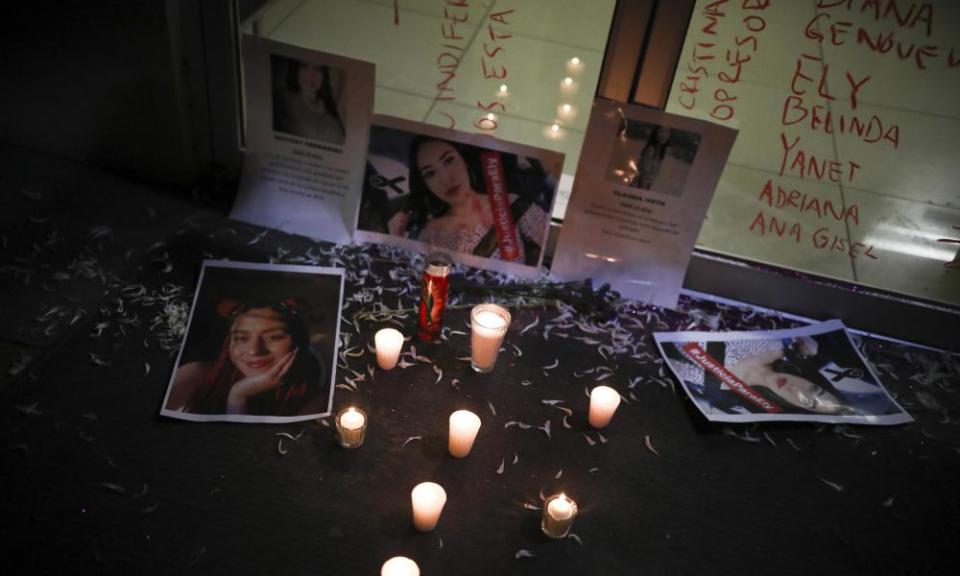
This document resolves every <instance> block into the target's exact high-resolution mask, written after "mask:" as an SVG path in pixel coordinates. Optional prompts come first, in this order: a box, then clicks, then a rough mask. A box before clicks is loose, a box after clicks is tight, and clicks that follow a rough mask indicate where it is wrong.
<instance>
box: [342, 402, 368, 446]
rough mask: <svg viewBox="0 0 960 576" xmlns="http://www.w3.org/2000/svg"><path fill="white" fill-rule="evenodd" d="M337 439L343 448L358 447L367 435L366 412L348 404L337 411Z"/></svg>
mask: <svg viewBox="0 0 960 576" xmlns="http://www.w3.org/2000/svg"><path fill="white" fill-rule="evenodd" d="M336 425H337V440H338V441H339V442H340V446H342V447H344V448H359V447H361V446H363V440H364V438H365V437H366V435H367V413H366V412H364V411H363V410H360V409H359V408H354V407H353V406H350V407H348V408H344V409H343V410H341V411H340V412H338V413H337V418H336Z"/></svg>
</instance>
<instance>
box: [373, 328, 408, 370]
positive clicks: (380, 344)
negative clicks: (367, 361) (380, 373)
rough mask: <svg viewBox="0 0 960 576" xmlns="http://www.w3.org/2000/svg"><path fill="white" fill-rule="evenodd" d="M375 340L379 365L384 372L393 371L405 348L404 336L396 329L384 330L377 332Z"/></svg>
mask: <svg viewBox="0 0 960 576" xmlns="http://www.w3.org/2000/svg"><path fill="white" fill-rule="evenodd" d="M373 340H374V342H375V344H376V347H377V364H379V365H380V368H383V369H384V370H391V369H393V367H394V366H396V365H397V359H398V358H400V349H401V348H403V334H401V333H400V331H399V330H396V329H394V328H384V329H383V330H379V331H377V333H376V335H374V337H373Z"/></svg>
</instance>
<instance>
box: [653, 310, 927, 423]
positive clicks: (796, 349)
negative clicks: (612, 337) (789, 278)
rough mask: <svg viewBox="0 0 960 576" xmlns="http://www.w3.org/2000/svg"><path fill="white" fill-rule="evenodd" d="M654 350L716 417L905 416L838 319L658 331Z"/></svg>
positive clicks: (856, 419) (865, 419)
mask: <svg viewBox="0 0 960 576" xmlns="http://www.w3.org/2000/svg"><path fill="white" fill-rule="evenodd" d="M654 339H655V340H656V342H657V346H658V347H659V348H660V353H661V354H662V355H663V357H664V358H665V359H666V360H667V364H668V366H670V370H672V371H673V374H674V375H675V376H676V377H677V380H679V381H680V383H681V384H682V385H683V389H684V390H686V391H687V395H689V396H690V399H691V400H693V403H694V404H695V405H696V406H697V408H698V409H699V410H700V411H701V412H702V413H703V415H704V416H706V417H707V419H708V420H711V421H715V422H756V421H770V420H792V421H808V422H830V423H847V424H881V425H892V424H903V423H905V422H912V421H913V418H911V417H910V415H909V414H907V412H906V411H905V410H904V409H903V408H901V407H900V405H899V404H897V402H896V401H895V400H894V399H893V398H892V397H891V396H890V394H889V393H888V392H887V391H886V390H885V389H884V387H883V385H882V384H881V383H880V380H879V379H878V378H877V375H876V374H875V373H874V372H873V370H872V369H871V368H870V366H869V365H868V364H867V362H866V361H865V360H864V359H863V357H862V356H861V355H860V352H859V351H858V350H857V348H856V347H855V346H854V345H853V342H852V341H851V340H850V336H849V334H847V331H846V329H844V326H843V323H842V322H840V321H839V320H830V321H828V322H821V323H819V324H813V325H811V326H804V327H802V328H792V329H789V330H772V331H757V332H726V333H716V332H658V333H655V334H654Z"/></svg>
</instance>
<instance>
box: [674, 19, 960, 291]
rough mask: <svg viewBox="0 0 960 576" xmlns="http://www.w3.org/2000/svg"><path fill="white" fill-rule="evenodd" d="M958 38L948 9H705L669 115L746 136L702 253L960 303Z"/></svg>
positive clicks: (687, 48) (692, 31)
mask: <svg viewBox="0 0 960 576" xmlns="http://www.w3.org/2000/svg"><path fill="white" fill-rule="evenodd" d="M745 6H746V8H745ZM818 6H819V7H818ZM751 8H753V9H751ZM958 32H960V3H957V2H952V1H949V0H941V1H936V2H925V3H915V2H900V1H897V2H892V1H891V2H860V1H859V0H858V1H857V2H815V1H813V0H810V1H806V2H800V1H797V2H766V1H765V0H757V1H749V2H746V1H745V2H736V3H734V2H730V3H711V2H707V1H705V0H700V1H698V2H697V4H696V8H695V9H694V13H693V17H692V19H691V22H690V28H689V31H688V34H687V37H686V40H685V45H684V48H683V53H682V55H681V57H680V61H679V63H678V66H677V72H676V75H675V77H674V80H673V85H672V88H671V93H670V98H669V102H668V105H667V110H668V111H670V112H675V113H679V114H688V115H691V116H695V117H698V118H703V119H707V120H712V121H714V122H718V123H721V124H725V125H729V126H733V127H736V128H738V129H739V130H740V134H739V136H738V138H737V143H736V145H735V147H734V149H733V152H732V154H731V156H730V161H729V163H728V165H727V167H726V169H725V171H724V173H723V177H722V178H721V181H720V184H719V187H718V189H717V192H716V196H715V197H714V200H713V204H712V205H711V207H710V210H709V212H708V215H707V221H706V222H705V223H704V227H703V230H702V232H701V234H700V238H699V240H698V244H699V246H700V247H702V248H705V249H708V250H713V251H716V252H721V253H725V254H729V255H733V256H738V257H743V258H747V259H751V260H756V261H760V262H766V263H770V264H774V265H778V266H783V267H787V268H792V269H796V270H800V271H804V272H810V273H813V274H817V275H822V276H827V277H831V278H836V279H840V280H844V281H848V282H854V283H858V284H862V285H866V286H872V287H876V288H880V289H885V290H889V291H893V292H899V293H902V294H907V295H911V296H916V297H921V298H925V299H931V300H936V301H940V302H945V303H951V304H960V270H957V269H949V268H947V267H946V266H945V264H946V263H948V262H950V261H952V260H955V259H956V257H957V246H958V245H957V244H951V243H947V242H938V241H937V240H938V239H939V238H960V230H958V229H955V228H954V227H955V226H960V187H958V185H957V183H958V182H960V163H958V162H957V159H958V158H960V138H958V137H957V134H960V99H958V98H957V95H958V94H960V72H958V71H960V50H958V49H956V48H954V46H955V45H956V38H957V34H958ZM738 61H740V63H739V64H737V62H738Z"/></svg>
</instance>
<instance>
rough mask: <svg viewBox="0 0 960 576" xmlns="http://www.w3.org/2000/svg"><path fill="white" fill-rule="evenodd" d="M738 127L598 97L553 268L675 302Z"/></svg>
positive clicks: (633, 294) (643, 297) (630, 293)
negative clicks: (727, 126) (734, 128)
mask: <svg viewBox="0 0 960 576" xmlns="http://www.w3.org/2000/svg"><path fill="white" fill-rule="evenodd" d="M736 135H737V131H736V130H733V129H731V128H726V127H723V126H718V125H715V124H711V123H709V122H705V121H702V120H696V119H693V118H686V117H683V116H676V115H672V114H667V113H665V112H661V111H659V110H653V109H649V108H643V107H640V106H630V105H625V104H621V103H617V102H610V101H606V100H600V99H597V100H595V101H594V104H593V111H592V113H591V116H590V124H589V126H588V127H587V134H586V137H585V138H584V141H583V151H582V152H581V154H580V164H579V165H578V167H577V177H576V179H575V180H574V183H573V191H572V193H571V196H570V202H569V204H568V205H567V213H566V217H565V218H564V223H563V228H562V229H561V231H560V238H559V240H558V243H557V250H556V253H555V254H554V258H553V266H552V268H551V271H552V272H553V274H554V275H556V276H558V277H559V278H562V279H565V280H581V279H584V278H592V279H593V280H594V281H595V282H597V283H609V284H611V285H612V286H613V288H614V289H615V290H617V291H619V292H620V293H621V294H622V295H623V296H625V297H627V298H633V299H635V300H640V301H642V302H645V303H649V304H653V305H655V306H663V307H666V308H673V307H675V306H676V304H677V299H678V297H679V295H680V287H681V285H682V283H683V277H684V275H685V274H686V270H687V264H688V263H689V261H690V255H691V253H692V251H693V245H694V242H696V239H697V235H698V234H699V233H700V226H701V225H702V223H703V219H704V216H705V215H706V212H707V207H708V206H709V205H710V199H711V198H712V197H713V192H714V189H715V188H716V186H717V181H718V180H719V178H720V173H721V172H722V171H723V167H724V165H725V164H726V161H727V156H728V155H729V154H730V149H731V148H732V147H733V142H734V140H735V139H736Z"/></svg>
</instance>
